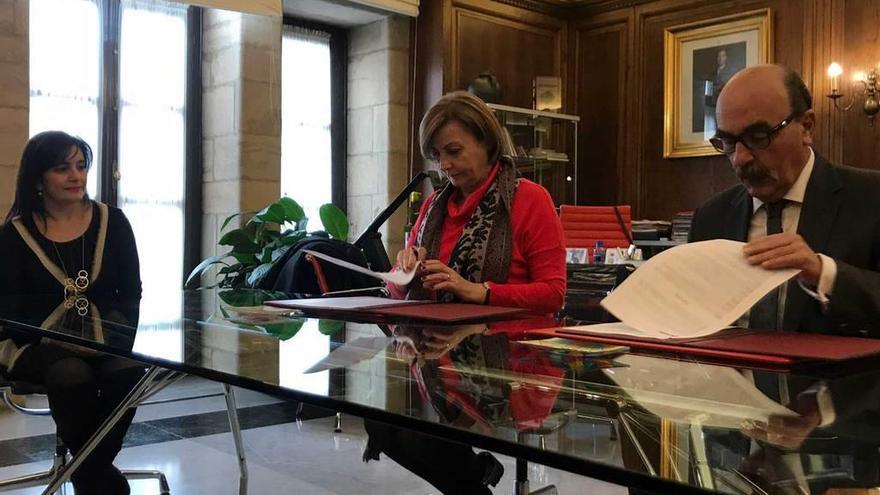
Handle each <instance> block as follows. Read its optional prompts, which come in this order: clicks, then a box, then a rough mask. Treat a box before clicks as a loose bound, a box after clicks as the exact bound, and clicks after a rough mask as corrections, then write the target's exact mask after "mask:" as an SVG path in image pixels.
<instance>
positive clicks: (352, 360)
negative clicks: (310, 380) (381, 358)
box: [305, 337, 394, 374]
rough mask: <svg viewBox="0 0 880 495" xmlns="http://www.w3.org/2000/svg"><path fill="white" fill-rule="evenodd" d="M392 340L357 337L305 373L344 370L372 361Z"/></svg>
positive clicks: (392, 338)
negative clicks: (347, 367) (335, 369)
mask: <svg viewBox="0 0 880 495" xmlns="http://www.w3.org/2000/svg"><path fill="white" fill-rule="evenodd" d="M393 340H394V337H358V338H356V339H354V340H352V341H351V342H347V343H345V344H343V345H341V346H339V347H337V348H336V349H334V350H333V351H332V352H331V353H330V354H328V355H327V356H326V357H325V358H323V359H321V360H320V361H318V362H317V363H315V364H314V365H312V367H311V368H309V369H307V370H306V371H305V373H306V374H308V373H317V372H319V371H325V370H330V369H334V368H344V367H346V366H351V365H353V364H357V363H359V362H361V361H366V360H367V359H372V358H373V357H374V356H375V355H376V354H379V353H380V352H382V351H383V350H385V348H386V347H388V344H390V343H391V342H392V341H393Z"/></svg>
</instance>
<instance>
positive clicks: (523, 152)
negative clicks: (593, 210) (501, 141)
mask: <svg viewBox="0 0 880 495" xmlns="http://www.w3.org/2000/svg"><path fill="white" fill-rule="evenodd" d="M489 107H490V108H492V109H493V110H494V111H495V115H496V116H497V117H498V120H499V121H500V122H501V125H502V126H504V129H505V130H506V131H507V134H508V137H509V138H510V141H511V144H512V148H513V150H514V152H515V153H516V155H515V156H514V161H515V163H516V167H517V170H519V173H520V174H521V175H522V176H523V177H525V178H526V179H529V180H531V181H534V182H536V183H538V184H541V185H542V186H544V187H545V188H547V190H548V191H550V196H551V197H552V198H553V203H554V204H555V205H556V206H559V205H561V204H569V205H576V204H577V126H578V122H580V117H578V116H576V115H566V114H562V113H554V112H543V111H538V110H531V109H528V108H518V107H510V106H506V105H497V104H494V103H490V104H489Z"/></svg>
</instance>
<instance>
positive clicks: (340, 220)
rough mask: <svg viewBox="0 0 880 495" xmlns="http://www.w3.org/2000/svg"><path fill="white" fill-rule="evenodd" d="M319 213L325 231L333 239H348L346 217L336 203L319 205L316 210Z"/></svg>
mask: <svg viewBox="0 0 880 495" xmlns="http://www.w3.org/2000/svg"><path fill="white" fill-rule="evenodd" d="M318 212H319V213H320V215H321V223H322V224H324V230H326V231H327V233H328V234H330V235H331V236H332V237H333V238H334V239H339V240H341V241H344V240H347V239H348V218H347V217H346V216H345V213H343V212H342V210H340V209H339V208H338V207H337V206H336V205H333V204H330V203H327V204H324V205H321V208H320V209H319V210H318Z"/></svg>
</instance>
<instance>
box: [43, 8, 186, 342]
mask: <svg viewBox="0 0 880 495" xmlns="http://www.w3.org/2000/svg"><path fill="white" fill-rule="evenodd" d="M191 12H192V14H191ZM190 15H198V14H196V13H195V9H193V8H191V7H188V6H186V5H184V4H181V3H177V2H168V1H163V0H31V2H30V46H31V55H30V72H31V76H30V81H31V83H30V84H31V90H30V94H31V97H30V108H31V110H30V129H29V131H30V134H31V135H34V134H36V133H38V132H41V131H44V130H49V129H58V130H63V131H65V132H68V133H71V134H75V135H78V136H80V137H82V138H83V139H85V140H86V141H87V142H88V143H89V144H90V145H91V146H92V149H93V150H94V152H95V161H94V163H93V167H92V169H91V170H90V172H89V183H88V189H89V194H90V196H92V197H93V198H97V199H99V200H100V201H103V202H105V203H108V204H112V205H114V206H118V207H119V208H121V209H122V210H123V211H124V212H125V214H126V216H127V217H128V219H129V221H130V222H131V224H132V228H133V229H134V234H135V238H136V240H137V243H138V254H139V256H140V264H141V267H140V268H141V280H142V282H143V286H144V291H145V292H148V293H149V294H150V295H151V297H149V298H145V299H144V304H150V306H149V307H147V306H142V307H141V311H140V323H141V327H142V328H146V327H154V328H156V329H159V328H163V327H167V326H168V325H175V324H177V322H178V321H179V320H180V318H181V301H180V297H179V294H180V293H179V289H180V286H181V282H182V273H183V263H184V254H183V253H184V241H185V237H184V185H185V180H186V177H187V174H186V172H187V170H186V169H187V153H186V151H187V142H186V137H187V125H186V111H187V107H186V100H187V91H188V89H190V90H191V88H188V86H187V84H188V69H189V67H188V63H189V62H188V57H187V52H188V46H189V40H188V37H187V29H188V21H189V16H190ZM101 40H104V43H103V46H102V43H101ZM196 83H197V84H198V85H199V87H200V84H201V81H200V80H198V81H196ZM196 125H200V124H196ZM190 166H193V167H195V166H200V164H191V165H190ZM198 175H199V176H198V180H199V181H200V180H201V177H200V174H198ZM195 238H196V239H198V237H195ZM196 242H197V243H199V241H198V240H196ZM163 297H164V298H165V299H164V300H163V299H162V298H163ZM168 349H169V352H170V353H171V354H170V355H169V357H170V358H173V357H175V355H176V354H178V353H179V351H180V349H178V350H175V349H174V348H173V347H169V348H168ZM178 357H179V356H178Z"/></svg>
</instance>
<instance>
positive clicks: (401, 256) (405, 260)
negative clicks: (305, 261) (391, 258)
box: [397, 246, 428, 272]
mask: <svg viewBox="0 0 880 495" xmlns="http://www.w3.org/2000/svg"><path fill="white" fill-rule="evenodd" d="M427 256H428V251H427V250H426V249H425V248H423V247H419V248H417V247H415V246H413V247H408V248H404V249H401V250H400V251H398V252H397V268H398V269H399V270H401V271H404V272H410V271H412V270H413V269H415V267H416V263H418V262H419V261H425V257H427Z"/></svg>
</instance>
